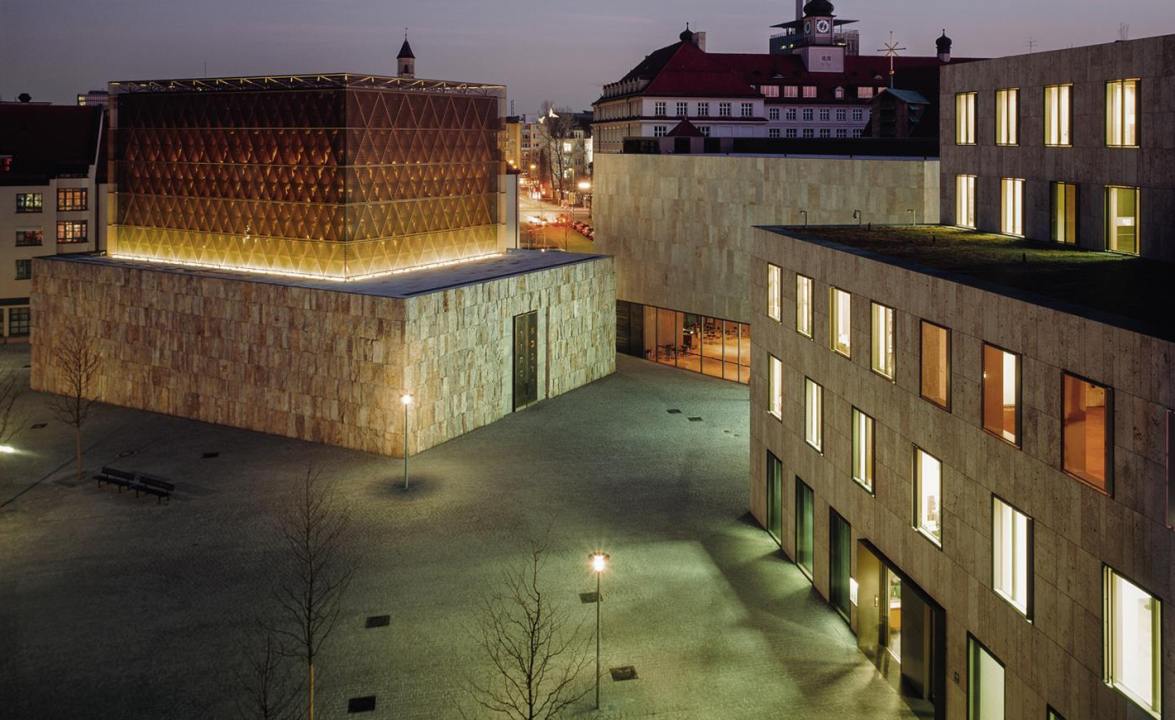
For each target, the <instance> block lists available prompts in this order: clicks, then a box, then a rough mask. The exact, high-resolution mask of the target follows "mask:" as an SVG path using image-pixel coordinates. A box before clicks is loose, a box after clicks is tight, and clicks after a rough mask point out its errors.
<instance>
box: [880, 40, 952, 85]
mask: <svg viewBox="0 0 1175 720" xmlns="http://www.w3.org/2000/svg"><path fill="white" fill-rule="evenodd" d="M943 32H946V31H945V30H944V31H943ZM905 49H906V48H904V47H899V46H898V43H897V42H896V41H894V39H893V30H890V31H889V42H887V43H885V44H884V45H883V46H882V47H880V48H878V49H877V52H879V53H885V56H886V57H887V58H889V86H890V88H893V59H894V58H896V57H897V56H898V53H899V52H901V51H902V50H905Z"/></svg>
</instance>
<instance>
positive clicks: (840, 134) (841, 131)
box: [836, 128, 849, 140]
mask: <svg viewBox="0 0 1175 720" xmlns="http://www.w3.org/2000/svg"><path fill="white" fill-rule="evenodd" d="M848 136H849V131H848V129H847V128H837V129H836V137H837V139H838V140H843V139H845V138H847V137H848Z"/></svg>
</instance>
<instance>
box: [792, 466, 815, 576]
mask: <svg viewBox="0 0 1175 720" xmlns="http://www.w3.org/2000/svg"><path fill="white" fill-rule="evenodd" d="M812 502H813V499H812V488H810V487H808V486H807V485H805V484H804V481H803V480H801V479H799V478H798V477H797V478H796V565H799V566H800V570H803V571H804V574H805V575H807V576H808V579H809V580H810V579H812V529H813V525H812Z"/></svg>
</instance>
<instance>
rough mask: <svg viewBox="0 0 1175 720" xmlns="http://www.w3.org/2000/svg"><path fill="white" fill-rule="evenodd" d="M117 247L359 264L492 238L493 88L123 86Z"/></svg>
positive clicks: (297, 266) (305, 269)
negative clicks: (479, 90)
mask: <svg viewBox="0 0 1175 720" xmlns="http://www.w3.org/2000/svg"><path fill="white" fill-rule="evenodd" d="M112 117H113V122H112V126H113V138H114V145H113V146H114V148H115V152H114V153H113V160H112V162H113V164H114V168H113V177H114V178H115V182H116V185H115V191H114V192H115V203H114V207H113V217H114V223H112V227H111V229H110V233H109V242H108V244H109V250H110V253H111V254H112V255H116V256H131V257H141V258H149V259H155V260H164V261H174V262H183V263H196V264H201V265H208V266H216V267H232V268H240V269H250V270H262V271H268V272H284V273H298V274H311V275H322V276H329V277H337V278H347V277H357V276H364V275H370V274H374V273H379V272H386V271H390V270H396V269H401V268H407V267H413V266H417V265H424V264H428V263H434V262H443V261H448V260H454V259H460V258H463V257H471V256H476V255H483V254H486V253H489V252H493V251H494V250H495V249H496V248H497V234H498V221H499V219H498V182H499V176H500V174H501V173H502V171H503V166H502V161H501V153H500V150H499V137H498V136H499V132H500V128H501V120H500V117H499V103H498V97H497V96H496V95H495V94H486V93H477V94H474V93H464V92H461V91H460V90H454V91H441V90H437V89H435V88H434V89H426V90H420V91H414V90H413V89H411V88H374V87H353V86H342V87H337V88H325V89H324V88H310V89H297V88H280V89H264V90H243V89H231V90H223V91H208V90H205V91H199V92H197V91H188V92H174V91H171V92H132V93H125V94H117V95H116V96H115V104H114V111H113V115H112Z"/></svg>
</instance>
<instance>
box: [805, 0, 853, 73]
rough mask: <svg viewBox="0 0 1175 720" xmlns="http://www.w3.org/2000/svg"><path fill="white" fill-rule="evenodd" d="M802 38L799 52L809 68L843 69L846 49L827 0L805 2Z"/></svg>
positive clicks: (812, 70)
mask: <svg viewBox="0 0 1175 720" xmlns="http://www.w3.org/2000/svg"><path fill="white" fill-rule="evenodd" d="M802 22H803V27H802V29H801V32H802V36H803V40H802V42H801V45H800V47H799V48H798V49H797V52H798V53H799V54H800V55H801V56H803V58H804V66H805V67H806V68H807V69H808V72H838V73H839V72H844V70H845V49H844V46H843V45H839V44H837V42H836V26H837V25H838V23H837V22H836V15H835V14H834V13H833V7H832V3H831V2H829V1H828V0H808V3H807V4H806V5H804V17H803V21H802Z"/></svg>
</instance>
